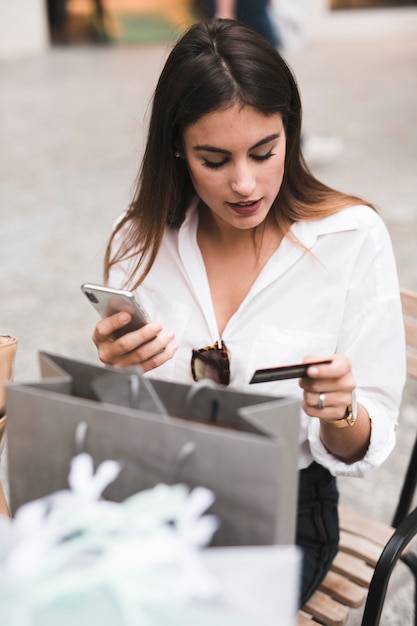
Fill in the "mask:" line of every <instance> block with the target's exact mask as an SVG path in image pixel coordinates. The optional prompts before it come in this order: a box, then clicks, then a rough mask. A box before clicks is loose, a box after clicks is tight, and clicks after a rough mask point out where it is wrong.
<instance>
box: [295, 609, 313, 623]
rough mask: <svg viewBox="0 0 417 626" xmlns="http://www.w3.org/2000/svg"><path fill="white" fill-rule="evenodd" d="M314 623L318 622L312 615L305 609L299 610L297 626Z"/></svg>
mask: <svg viewBox="0 0 417 626" xmlns="http://www.w3.org/2000/svg"><path fill="white" fill-rule="evenodd" d="M314 624H317V622H316V621H314V620H313V617H312V615H307V614H306V613H304V612H303V611H299V612H298V615H297V626H314Z"/></svg>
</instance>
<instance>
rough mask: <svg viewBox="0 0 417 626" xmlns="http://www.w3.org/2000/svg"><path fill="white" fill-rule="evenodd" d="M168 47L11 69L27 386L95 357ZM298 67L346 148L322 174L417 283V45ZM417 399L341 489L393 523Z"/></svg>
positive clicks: (4, 287) (315, 105) (409, 283)
mask: <svg viewBox="0 0 417 626" xmlns="http://www.w3.org/2000/svg"><path fill="white" fill-rule="evenodd" d="M166 53H167V45H165V44H146V45H139V46H130V47H103V48H100V47H96V48H94V47H73V48H55V49H53V50H51V52H50V53H49V54H47V55H46V56H43V57H39V58H32V59H23V60H22V59H21V60H15V61H13V60H11V61H7V62H3V63H1V64H0V84H1V92H2V97H1V98H0V135H1V145H2V148H3V149H2V150H1V153H0V197H1V203H0V215H1V248H0V268H1V273H0V294H1V309H0V332H2V333H5V334H11V335H14V336H16V337H18V338H19V342H20V343H19V348H18V355H17V360H16V371H15V379H16V380H25V381H27V380H29V379H30V380H33V379H37V378H38V376H39V373H38V366H37V351H38V350H39V349H44V350H50V351H52V352H56V353H59V354H64V355H68V356H74V357H75V358H79V359H83V360H84V359H85V360H89V361H96V360H97V358H96V354H95V350H94V349H93V346H92V343H91V340H90V336H91V332H92V329H93V326H94V324H95V322H96V313H95V312H94V311H93V309H92V308H91V307H89V306H88V304H87V303H86V302H85V301H84V298H83V297H82V295H81V292H80V288H79V287H80V284H81V283H82V282H84V281H101V263H102V257H103V251H104V246H105V243H106V240H107V237H108V234H109V232H110V228H111V225H112V222H113V220H114V219H115V218H116V217H117V215H118V214H119V212H120V211H121V210H122V209H124V207H125V206H126V204H127V202H128V201H129V197H130V192H131V188H132V182H133V179H134V176H135V173H136V169H137V165H138V161H139V157H140V154H141V150H142V145H143V136H144V132H143V130H144V120H145V118H146V115H147V104H148V101H149V97H150V94H151V92H152V89H153V87H154V84H155V80H156V77H157V75H158V73H159V70H160V68H161V66H162V63H163V60H164V58H165V56H166ZM289 60H290V63H291V64H292V66H293V67H294V69H295V72H296V74H297V76H298V80H299V84H300V87H301V91H302V95H303V101H304V108H305V126H306V129H307V132H308V133H314V134H318V135H337V136H339V137H341V138H342V139H343V141H344V151H343V152H342V154H341V155H340V156H339V158H338V159H337V160H335V161H334V162H332V163H330V164H327V165H325V166H323V165H322V166H319V165H317V164H315V165H314V169H315V171H316V173H317V174H318V175H320V176H321V178H322V179H323V180H324V181H325V182H327V183H329V184H331V185H334V186H337V187H339V188H343V189H344V190H346V191H350V192H353V193H357V194H361V195H364V196H366V197H367V198H368V199H370V200H372V201H374V202H375V203H376V204H377V205H378V207H379V209H380V212H381V215H382V216H383V218H384V219H385V220H386V223H387V225H388V227H389V230H390V232H391V235H392V240H393V244H394V250H395V254H396V258H397V261H398V271H399V276H400V281H401V284H402V285H403V286H404V287H408V288H410V289H417V264H416V238H417V206H416V197H417V177H416V165H417V163H416V152H415V147H416V145H417V123H416V122H417V93H416V83H415V78H416V69H417V38H416V37H401V38H390V37H389V36H388V37H384V39H379V40H378V39H372V40H356V41H353V40H351V41H346V40H340V41H334V42H329V41H327V42H324V41H323V42H315V43H311V44H310V45H308V46H307V47H306V48H305V49H304V50H302V51H300V52H297V53H296V54H295V53H293V54H292V55H291V56H290V57H289ZM416 397H417V393H416V389H415V388H413V387H411V386H410V387H408V388H407V390H406V394H405V397H404V405H403V411H402V416H401V426H400V430H399V444H398V447H397V449H396V451H395V452H394V453H393V455H392V457H391V458H390V459H389V461H388V462H387V463H386V464H385V466H384V467H383V468H382V469H381V470H379V471H378V472H376V473H374V474H373V475H372V476H371V477H369V478H367V479H365V480H356V479H350V480H348V481H346V480H343V481H340V485H341V491H342V500H343V501H344V502H346V503H349V504H351V505H352V506H355V507H357V508H360V509H364V510H367V511H369V509H370V508H371V509H373V510H374V511H375V515H376V516H377V517H380V518H382V519H385V520H387V521H388V520H390V518H391V515H392V513H393V507H394V503H395V498H396V493H397V489H398V480H399V477H400V476H401V472H402V471H403V467H404V464H405V461H406V455H407V452H408V450H409V448H410V446H411V445H412V440H413V437H414V433H415V427H416V424H417V411H416V408H415V407H416V404H415V400H416ZM407 574H408V573H407V572H406V571H405V568H404V569H402V567H401V566H400V568H399V571H398V572H397V574H396V576H395V577H394V580H393V584H392V586H391V588H390V590H389V594H388V605H387V609H386V612H385V614H384V617H383V620H382V624H383V625H385V626H388V625H389V626H403V625H404V624H407V623H411V621H410V620H411V613H412V606H411V592H412V588H411V585H410V584H409V582H408V575H407ZM358 620H359V614H357V615H356V616H355V617H354V618H353V619H352V620H351V621H350V624H351V626H353V625H354V624H357V623H358Z"/></svg>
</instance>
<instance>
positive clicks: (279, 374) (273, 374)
mask: <svg viewBox="0 0 417 626" xmlns="http://www.w3.org/2000/svg"><path fill="white" fill-rule="evenodd" d="M328 363H331V361H314V362H312V363H298V364H297V365H283V366H281V367H269V368H266V369H261V370H256V372H255V373H254V375H253V376H252V378H251V380H250V381H249V384H250V385H253V384H254V383H269V382H272V381H274V380H286V379H287V378H303V377H304V376H307V369H308V368H309V367H312V365H327V364H328Z"/></svg>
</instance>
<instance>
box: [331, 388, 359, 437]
mask: <svg viewBox="0 0 417 626" xmlns="http://www.w3.org/2000/svg"><path fill="white" fill-rule="evenodd" d="M357 417H358V404H357V402H356V391H355V389H353V390H352V398H351V402H350V404H348V405H347V408H346V413H345V414H344V416H343V417H342V418H341V419H340V420H323V421H325V422H326V424H330V426H334V427H335V428H346V426H353V424H354V423H355V422H356V419H357Z"/></svg>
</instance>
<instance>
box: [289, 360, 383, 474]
mask: <svg viewBox="0 0 417 626" xmlns="http://www.w3.org/2000/svg"><path fill="white" fill-rule="evenodd" d="M321 358H322V359H323V357H321ZM314 360H319V359H318V358H317V356H308V357H306V358H305V359H304V363H308V362H310V361H314ZM329 360H330V361H331V362H330V363H329V364H327V365H317V366H316V365H314V366H311V367H309V368H308V370H307V376H306V377H305V378H301V379H300V383H299V384H300V387H302V389H304V396H303V402H302V407H303V409H304V411H305V413H307V415H310V416H311V417H318V418H320V438H321V441H322V443H323V444H324V446H325V447H326V448H327V450H328V451H329V452H331V454H333V455H334V456H336V457H338V458H339V459H341V460H342V461H344V462H345V463H348V464H351V463H355V461H359V460H360V459H362V458H363V457H364V456H365V454H366V451H367V449H368V447H369V442H370V438H371V420H370V419H369V415H368V412H367V410H366V409H365V407H364V406H362V405H361V404H359V403H358V405H357V419H356V421H355V423H354V424H353V426H348V425H347V424H346V426H347V428H340V427H339V428H337V427H335V425H334V424H333V422H336V421H337V420H341V419H343V418H344V417H345V415H346V409H347V407H348V405H349V404H351V402H352V391H353V390H354V389H355V387H356V381H355V378H354V376H353V373H352V365H351V363H350V361H349V359H348V358H347V357H346V356H344V355H342V354H335V355H333V356H332V357H330V359H329Z"/></svg>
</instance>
